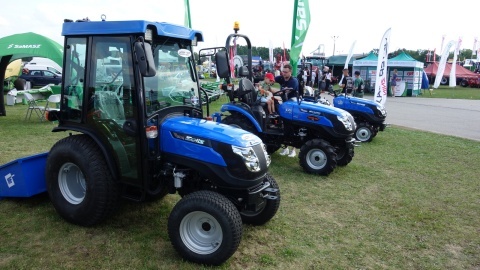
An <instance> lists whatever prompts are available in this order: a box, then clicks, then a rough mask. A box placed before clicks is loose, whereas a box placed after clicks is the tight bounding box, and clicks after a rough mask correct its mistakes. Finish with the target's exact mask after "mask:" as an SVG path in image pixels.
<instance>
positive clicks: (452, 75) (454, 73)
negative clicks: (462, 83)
mask: <svg viewBox="0 0 480 270" xmlns="http://www.w3.org/2000/svg"><path fill="white" fill-rule="evenodd" d="M461 45H462V38H461V37H459V38H458V42H457V46H456V47H455V51H454V53H453V62H452V68H451V69H450V80H449V82H448V86H450V87H455V86H457V57H458V53H459V52H460V46H461Z"/></svg>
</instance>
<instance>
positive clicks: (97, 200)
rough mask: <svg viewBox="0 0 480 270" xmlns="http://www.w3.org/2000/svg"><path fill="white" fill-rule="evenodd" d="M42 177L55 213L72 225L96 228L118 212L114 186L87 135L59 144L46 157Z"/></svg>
mask: <svg viewBox="0 0 480 270" xmlns="http://www.w3.org/2000/svg"><path fill="white" fill-rule="evenodd" d="M45 174H46V175H45V179H46V184H47V191H48V194H49V196H50V199H51V201H52V204H53V206H54V207H55V210H57V212H58V213H59V215H60V216H62V217H63V218H64V219H66V220H67V221H69V222H71V223H73V224H77V225H81V226H92V225H95V224H98V223H100V222H101V221H103V220H104V219H106V218H107V217H108V216H109V215H111V214H112V213H113V212H114V211H115V210H116V208H117V205H118V200H119V188H118V186H117V183H115V181H114V179H113V177H112V175H111V174H110V170H109V169H108V167H107V164H106V161H105V158H104V157H103V154H102V153H101V152H100V151H99V148H98V146H97V145H96V143H95V142H94V141H93V140H91V139H90V138H89V137H88V136H86V135H75V136H69V137H67V138H64V139H62V140H60V141H58V142H57V143H56V144H55V145H54V146H53V147H52V149H51V150H50V152H49V154H48V159H47V164H46V169H45Z"/></svg>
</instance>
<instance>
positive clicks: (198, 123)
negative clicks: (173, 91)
mask: <svg viewBox="0 0 480 270" xmlns="http://www.w3.org/2000/svg"><path fill="white" fill-rule="evenodd" d="M159 140H160V145H161V150H162V151H164V152H169V153H173V154H178V155H182V156H188V157H190V158H193V159H198V160H206V161H208V162H211V163H214V164H218V165H222V166H226V163H225V161H224V160H223V157H222V156H221V155H220V154H219V153H217V152H216V151H215V150H214V149H213V148H212V144H214V143H217V142H220V143H225V144H229V145H235V146H239V147H249V146H253V145H257V144H259V143H261V142H262V141H261V140H260V138H258V137H257V136H256V135H254V134H252V133H250V132H248V131H245V130H243V129H239V128H234V127H231V126H229V125H224V124H221V123H217V122H213V121H207V120H204V119H198V118H190V117H185V116H178V117H172V118H169V119H167V120H165V122H163V123H162V125H161V127H160V134H159Z"/></svg>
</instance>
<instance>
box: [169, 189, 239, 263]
mask: <svg viewBox="0 0 480 270" xmlns="http://www.w3.org/2000/svg"><path fill="white" fill-rule="evenodd" d="M168 235H169V237H170V241H171V242H172V245H173V247H174V248H175V250H177V252H178V253H180V255H181V256H182V257H183V258H185V259H187V260H190V261H192V262H195V263H200V264H206V265H220V264H222V263H224V262H225V261H226V260H228V258H230V257H231V256H232V255H233V253H235V251H236V250H237V248H238V246H239V244H240V240H241V238H242V219H241V217H240V213H239V212H238V210H237V208H236V207H235V205H234V204H233V203H232V202H231V201H229V200H228V199H227V198H226V197H225V196H223V195H221V194H219V193H216V192H213V191H206V190H202V191H196V192H193V193H190V194H188V195H186V196H185V197H183V198H182V199H181V200H180V201H179V202H178V203H177V204H176V205H175V207H174V208H173V210H172V212H171V214H170V217H169V219H168Z"/></svg>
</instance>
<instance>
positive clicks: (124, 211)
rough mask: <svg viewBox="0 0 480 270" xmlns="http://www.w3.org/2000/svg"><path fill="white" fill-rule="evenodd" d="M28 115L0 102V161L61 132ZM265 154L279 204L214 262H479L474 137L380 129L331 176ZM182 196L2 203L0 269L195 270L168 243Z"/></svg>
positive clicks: (40, 147) (457, 265)
mask: <svg viewBox="0 0 480 270" xmlns="http://www.w3.org/2000/svg"><path fill="white" fill-rule="evenodd" d="M25 111H26V106H25V105H19V104H17V105H15V106H7V116H6V117H0V127H1V128H0V138H2V139H1V141H0V149H1V150H0V151H1V155H0V164H4V163H6V162H8V161H10V160H13V159H16V158H18V157H22V156H27V155H31V154H35V153H39V152H43V151H48V149H49V148H50V147H51V146H52V145H53V144H54V143H55V142H56V141H57V140H58V139H59V138H61V137H63V136H66V135H67V134H65V133H52V132H50V131H51V129H52V128H53V127H54V124H52V123H49V122H39V121H35V120H31V121H24V119H23V118H24V115H25ZM32 119H33V118H32ZM272 158H273V162H272V165H271V167H270V172H271V174H272V175H273V176H274V177H275V179H276V180H277V182H278V183H279V186H280V189H281V194H282V203H281V206H280V209H279V212H278V213H277V215H276V216H275V217H274V218H273V219H272V220H271V221H270V222H269V223H267V224H266V225H264V226H260V227H252V226H244V234H243V239H242V242H241V244H240V247H239V249H238V251H237V252H236V253H235V254H234V255H233V257H232V258H231V259H230V260H228V261H227V262H226V263H225V264H224V265H222V266H221V267H219V269H479V268H480V237H479V236H480V229H479V228H480V227H479V220H480V219H479V217H480V188H479V182H478V179H479V175H480V168H479V166H478V165H479V160H480V142H475V141H470V140H466V139H461V138H455V137H449V136H442V135H438V134H433V133H428V132H421V131H412V130H408V129H402V128H398V127H389V128H387V129H386V130H385V131H384V132H381V133H379V135H378V136H377V137H376V138H375V139H374V140H373V141H372V142H371V143H365V144H362V145H361V146H359V147H357V148H356V149H355V157H354V159H353V161H352V162H351V163H350V164H349V165H348V166H346V167H341V168H338V169H336V170H335V171H334V172H333V173H332V174H331V175H329V176H328V177H320V176H312V175H308V174H305V173H304V172H303V171H302V169H301V168H300V166H299V164H298V159H292V158H288V157H283V156H280V155H278V154H277V153H276V154H274V155H273V157H272ZM0 181H3V176H2V177H0ZM179 199H180V198H179V197H178V196H177V195H168V196H167V197H166V198H165V199H163V200H161V201H156V202H151V203H142V204H138V203H132V202H123V204H122V206H121V208H120V210H119V212H118V213H117V214H116V215H115V216H114V217H113V218H111V219H109V220H108V221H107V222H105V223H103V224H101V225H99V226H96V227H93V228H83V227H78V226H75V225H72V224H69V223H67V222H66V221H64V220H63V219H61V218H60V217H59V216H58V215H57V214H56V213H55V210H54V208H53V206H52V204H51V203H50V201H49V199H48V196H47V195H46V194H41V195H39V196H35V197H33V198H28V199H4V200H2V201H0V269H200V268H202V267H201V266H199V265H196V264H192V263H189V262H185V261H183V260H182V259H181V257H180V256H179V255H178V254H177V253H176V252H175V251H174V250H173V248H172V247H171V245H170V242H169V239H168V234H167V218H168V215H169V213H170V211H171V209H172V207H173V205H174V204H175V203H176V202H177V201H178V200H179Z"/></svg>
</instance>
